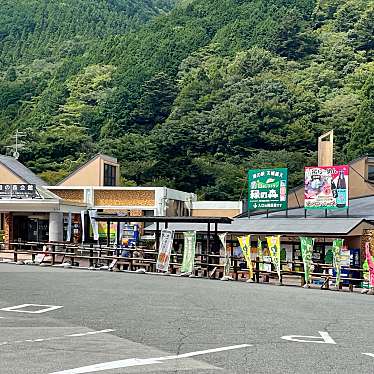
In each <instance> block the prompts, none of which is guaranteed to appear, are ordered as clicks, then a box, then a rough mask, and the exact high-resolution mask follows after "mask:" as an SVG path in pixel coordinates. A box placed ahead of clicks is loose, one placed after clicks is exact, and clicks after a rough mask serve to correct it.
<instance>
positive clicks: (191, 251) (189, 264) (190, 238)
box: [181, 231, 196, 273]
mask: <svg viewBox="0 0 374 374" xmlns="http://www.w3.org/2000/svg"><path fill="white" fill-rule="evenodd" d="M183 236H184V250H183V262H182V267H181V273H192V271H193V268H194V266H195V250H196V231H187V232H184V233H183Z"/></svg>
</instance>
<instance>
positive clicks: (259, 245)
mask: <svg viewBox="0 0 374 374" xmlns="http://www.w3.org/2000/svg"><path fill="white" fill-rule="evenodd" d="M257 251H258V259H259V261H260V266H259V267H260V270H261V271H264V270H265V264H264V263H263V261H264V252H263V249H262V240H261V239H260V238H258V239H257Z"/></svg>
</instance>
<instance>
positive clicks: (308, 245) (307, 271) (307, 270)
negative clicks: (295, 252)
mask: <svg viewBox="0 0 374 374" xmlns="http://www.w3.org/2000/svg"><path fill="white" fill-rule="evenodd" d="M300 242H301V256H302V257H303V262H304V277H305V284H307V285H309V284H310V283H311V269H312V256H313V247H314V239H313V238H308V237H305V236H300Z"/></svg>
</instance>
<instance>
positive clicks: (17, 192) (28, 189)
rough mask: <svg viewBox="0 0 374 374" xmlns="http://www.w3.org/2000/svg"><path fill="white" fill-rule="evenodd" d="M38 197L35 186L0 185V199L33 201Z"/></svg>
mask: <svg viewBox="0 0 374 374" xmlns="http://www.w3.org/2000/svg"><path fill="white" fill-rule="evenodd" d="M37 197H39V194H38V191H37V189H36V185H35V184H0V198H3V199H4V198H5V199H11V198H15V199H35V198H37Z"/></svg>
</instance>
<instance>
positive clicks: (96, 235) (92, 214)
mask: <svg viewBox="0 0 374 374" xmlns="http://www.w3.org/2000/svg"><path fill="white" fill-rule="evenodd" d="M88 214H89V216H90V222H91V227H92V232H93V237H94V240H96V241H97V240H99V222H97V221H96V220H95V219H94V217H95V216H96V214H97V210H96V209H94V210H89V211H88Z"/></svg>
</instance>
